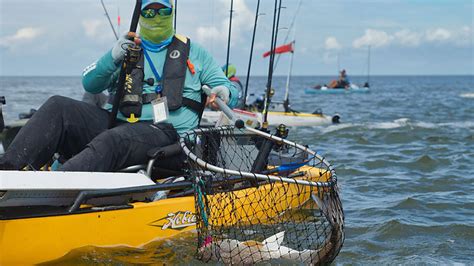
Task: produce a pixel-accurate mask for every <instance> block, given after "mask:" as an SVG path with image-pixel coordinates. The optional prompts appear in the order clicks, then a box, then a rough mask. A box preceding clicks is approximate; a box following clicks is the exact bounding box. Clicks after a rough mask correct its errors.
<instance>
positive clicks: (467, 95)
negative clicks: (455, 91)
mask: <svg viewBox="0 0 474 266" xmlns="http://www.w3.org/2000/svg"><path fill="white" fill-rule="evenodd" d="M459 97H462V98H474V92H472V93H462V94H459Z"/></svg>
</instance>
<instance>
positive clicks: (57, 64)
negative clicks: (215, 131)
mask: <svg viewBox="0 0 474 266" xmlns="http://www.w3.org/2000/svg"><path fill="white" fill-rule="evenodd" d="M300 1H301V4H299V3H300ZM104 2H105V4H106V6H107V8H108V11H109V13H110V15H111V17H112V20H113V21H114V24H116V20H117V15H118V14H120V16H121V27H120V32H121V33H124V32H126V31H127V28H128V27H129V24H130V18H131V13H132V11H133V6H134V1H132V0H104ZM233 2H234V8H233V10H234V12H233V21H232V25H233V27H232V34H231V50H230V62H231V63H233V64H235V65H236V66H237V73H238V75H241V76H245V75H246V73H247V67H248V62H249V54H250V44H251V39H252V31H253V27H254V20H255V9H256V4H257V0H234V1H233ZM230 3H231V0H179V1H178V16H177V18H178V22H177V32H178V33H180V34H183V35H186V36H189V37H190V38H191V41H193V42H198V43H200V44H201V45H202V46H204V47H205V48H206V49H207V50H209V51H210V52H211V54H212V55H214V57H215V59H216V60H217V61H218V62H219V64H222V65H223V64H224V63H225V61H226V50H227V38H228V24H229V14H230V13H229V10H230ZM283 6H284V7H285V8H283V9H282V10H281V19H280V26H279V30H278V44H279V45H281V44H283V43H284V40H285V39H286V40H287V42H290V41H292V40H295V53H294V67H293V74H294V75H337V71H338V69H342V68H344V69H346V70H347V72H348V74H349V75H366V74H367V71H368V61H369V60H368V47H369V46H370V51H371V52H370V74H371V75H466V74H467V75H474V18H473V16H474V15H473V14H474V1H473V0H350V1H349V0H283ZM298 7H299V8H298ZM273 10H274V1H271V0H261V6H260V15H259V17H258V24H257V32H256V38H255V48H254V53H253V54H254V56H253V58H252V62H253V63H252V70H251V75H266V74H267V73H268V58H263V57H262V54H263V53H264V52H265V51H267V50H269V49H270V40H271V28H272V19H273ZM293 21H294V24H293V25H294V26H293V27H290V25H291V24H292V22H293ZM114 42H115V37H114V35H113V32H112V30H111V28H110V25H109V23H108V21H107V19H106V17H105V15H104V11H103V9H102V6H101V4H100V0H41V1H37V0H0V63H1V64H0V76H79V75H81V73H82V71H83V69H84V68H85V67H86V66H87V65H89V64H90V63H92V62H93V61H95V60H96V59H98V58H99V57H101V56H102V55H103V54H104V53H106V52H107V51H108V50H109V49H111V47H112V46H113V45H114ZM289 63H290V54H284V55H282V56H281V58H280V61H279V63H278V65H277V68H276V72H275V74H276V75H286V73H287V72H288V68H289Z"/></svg>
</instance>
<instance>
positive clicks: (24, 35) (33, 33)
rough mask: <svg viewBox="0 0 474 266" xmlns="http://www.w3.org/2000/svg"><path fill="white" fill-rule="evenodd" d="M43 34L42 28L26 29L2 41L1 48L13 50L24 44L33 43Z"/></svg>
mask: <svg viewBox="0 0 474 266" xmlns="http://www.w3.org/2000/svg"><path fill="white" fill-rule="evenodd" d="M41 33H43V30H42V29H41V28H33V27H25V28H21V29H19V30H17V31H16V33H15V34H13V35H10V36H6V37H3V38H1V39H0V46H2V47H6V48H12V47H14V46H17V45H21V44H23V43H27V42H31V41H32V40H34V39H36V38H37V37H38V36H40V34H41Z"/></svg>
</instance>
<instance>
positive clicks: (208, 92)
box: [194, 85, 337, 182]
mask: <svg viewBox="0 0 474 266" xmlns="http://www.w3.org/2000/svg"><path fill="white" fill-rule="evenodd" d="M202 90H203V91H204V93H206V95H207V96H211V88H210V87H209V86H208V85H203V86H202ZM215 101H216V103H217V105H218V106H219V109H220V110H221V111H222V112H223V113H224V114H225V115H226V116H227V118H229V120H230V121H232V122H233V123H234V124H235V123H236V121H237V118H236V117H235V116H234V112H233V111H232V110H231V109H230V107H229V106H227V104H225V103H224V102H223V101H222V100H221V99H220V98H219V97H216V99H215ZM241 124H242V125H243V128H245V129H246V130H247V131H250V132H252V133H254V134H256V135H259V136H262V137H265V138H267V139H271V140H274V141H278V142H283V143H285V144H288V145H290V146H294V147H296V148H298V149H300V150H302V151H304V152H307V153H309V154H311V155H313V156H314V157H316V158H317V159H318V160H320V161H321V162H323V163H324V164H325V165H326V166H327V167H328V168H329V171H330V172H331V176H332V177H333V180H334V182H337V177H336V173H335V171H334V168H333V167H332V165H331V164H330V163H329V162H328V161H327V160H326V159H325V158H323V157H321V156H320V155H319V154H317V153H316V152H315V151H313V150H310V149H309V148H308V147H305V146H303V145H300V144H298V143H295V142H292V141H289V140H286V139H282V138H280V137H277V136H275V135H272V134H269V133H266V132H263V131H261V130H258V129H255V128H251V127H249V126H247V125H245V123H241ZM199 131H200V132H205V129H196V130H194V132H195V133H196V132H199Z"/></svg>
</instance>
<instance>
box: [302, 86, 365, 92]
mask: <svg viewBox="0 0 474 266" xmlns="http://www.w3.org/2000/svg"><path fill="white" fill-rule="evenodd" d="M304 92H305V93H306V94H345V93H368V92H370V88H369V87H359V86H357V85H354V84H352V85H351V86H350V87H349V88H328V87H326V86H321V87H319V88H306V89H305V90H304Z"/></svg>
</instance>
